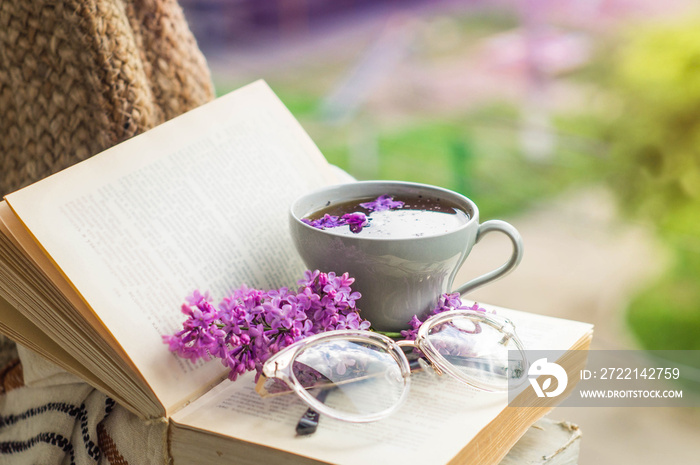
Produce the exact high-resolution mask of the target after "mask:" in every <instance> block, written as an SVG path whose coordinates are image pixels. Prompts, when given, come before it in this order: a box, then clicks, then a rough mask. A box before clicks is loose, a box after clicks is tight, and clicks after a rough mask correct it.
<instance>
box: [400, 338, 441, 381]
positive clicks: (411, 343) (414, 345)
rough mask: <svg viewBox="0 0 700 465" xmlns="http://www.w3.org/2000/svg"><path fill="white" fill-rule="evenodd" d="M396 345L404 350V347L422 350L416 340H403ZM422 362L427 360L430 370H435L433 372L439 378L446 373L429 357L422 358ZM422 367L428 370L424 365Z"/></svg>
mask: <svg viewBox="0 0 700 465" xmlns="http://www.w3.org/2000/svg"><path fill="white" fill-rule="evenodd" d="M396 345H397V346H399V347H401V348H404V347H412V348H414V349H416V350H420V347H419V346H418V344H417V343H416V341H414V340H409V339H404V340H402V341H396ZM421 360H425V361H426V362H427V365H429V366H430V368H432V369H433V371H434V372H435V374H436V375H438V376H442V375H443V373H444V372H443V371H442V370H441V369H440V367H439V366H438V365H437V364H436V363H435V362H433V361H432V360H430V359H429V358H428V357H422V358H421ZM420 366H421V368H423V369H425V368H426V367H425V366H424V364H420Z"/></svg>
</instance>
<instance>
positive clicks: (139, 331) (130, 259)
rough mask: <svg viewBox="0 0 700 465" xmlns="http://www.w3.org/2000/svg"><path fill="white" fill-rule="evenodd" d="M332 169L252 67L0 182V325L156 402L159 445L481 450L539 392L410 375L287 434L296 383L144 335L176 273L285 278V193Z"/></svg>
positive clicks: (214, 451)
mask: <svg viewBox="0 0 700 465" xmlns="http://www.w3.org/2000/svg"><path fill="white" fill-rule="evenodd" d="M333 182H335V178H334V171H333V170H331V168H330V167H329V165H328V164H327V162H326V160H325V159H324V158H323V156H322V155H321V153H320V152H319V150H318V149H317V148H316V146H315V145H314V144H313V142H312V141H311V139H310V138H309V137H308V135H307V134H306V133H305V132H304V130H303V129H302V128H301V126H300V125H299V123H298V122H297V121H296V120H295V119H294V117H293V116H292V115H291V114H290V113H289V112H288V111H287V109H286V108H285V107H284V105H283V104H282V103H281V102H280V101H279V100H278V99H277V97H276V96H275V95H274V93H273V92H272V91H271V90H270V89H269V87H268V86H267V85H266V84H265V83H264V82H261V81H259V82H255V83H253V84H250V85H248V86H246V87H243V88H241V89H239V90H237V91H234V92H232V93H230V94H228V95H226V96H224V97H221V98H219V99H217V100H215V101H213V102H211V103H209V104H206V105H204V106H202V107H200V108H197V109H195V110H193V111H190V112H188V113H186V114H184V115H181V116H179V117H177V118H175V119H173V120H171V121H169V122H167V123H164V124H163V125H161V126H159V127H157V128H155V129H153V130H151V131H148V132H146V133H144V134H142V135H139V136H136V137H134V138H132V139H130V140H128V141H126V142H124V143H122V144H119V145H117V146H115V147H113V148H111V149H109V150H106V151H105V152H103V153H101V154H98V155H96V156H94V157H92V158H90V159H88V160H86V161H84V162H81V163H79V164H77V165H75V166H73V167H71V168H69V169H66V170H64V171H62V172H60V173H57V174H55V175H53V176H50V177H48V178H46V179H44V180H42V181H40V182H38V183H35V184H33V185H31V186H29V187H26V188H24V189H21V190H19V191H17V192H15V193H12V194H10V195H8V196H6V198H5V201H4V202H2V203H0V297H1V298H0V331H2V332H4V333H6V334H7V335H8V336H10V337H11V338H13V339H15V340H16V341H18V342H20V343H22V344H24V345H25V346H27V347H28V348H30V349H33V350H35V351H36V352H38V353H40V354H42V355H43V356H45V357H46V358H48V359H49V360H51V361H52V362H54V363H56V364H58V365H60V366H62V367H63V368H65V369H67V370H68V371H70V372H72V373H75V374H77V375H79V376H81V377H82V378H83V379H85V380H86V381H87V382H88V383H90V384H92V385H93V386H95V387H96V388H97V389H100V390H102V391H103V392H105V393H106V394H108V395H110V396H111V397H113V398H114V399H115V400H116V401H118V402H119V403H120V404H122V405H123V406H125V407H126V408H128V409H129V410H131V411H133V412H134V413H136V414H137V415H139V416H140V417H142V418H148V419H154V418H168V419H170V421H171V433H170V439H171V446H170V448H171V451H172V455H173V458H174V459H175V461H176V463H187V462H189V461H196V462H201V463H216V462H221V463H224V462H226V463H230V462H231V460H232V459H233V460H234V461H235V462H236V463H246V462H250V463H253V462H254V463H275V462H279V463H316V462H329V463H336V462H338V463H343V462H344V463H394V462H396V463H399V462H403V463H405V462H406V460H408V461H410V462H414V461H415V460H414V459H415V457H417V456H418V455H416V454H418V452H417V451H416V449H417V444H422V445H425V444H430V448H429V449H426V450H430V451H431V452H430V460H427V456H426V460H427V461H429V462H430V463H435V462H438V463H442V462H449V461H451V460H457V461H460V462H461V461H464V460H467V459H474V458H478V459H479V460H482V462H480V463H495V462H497V461H498V460H499V459H500V458H501V457H502V456H503V455H505V453H506V452H507V451H508V448H509V447H510V446H511V445H512V444H513V443H515V441H517V439H518V438H519V437H520V435H522V434H523V433H524V432H525V430H526V429H527V427H528V426H529V425H530V424H532V423H533V422H534V421H535V420H537V419H538V418H539V417H541V416H542V415H544V413H545V412H546V410H547V409H546V408H541V409H512V408H509V407H507V398H504V397H503V396H498V395H493V394H484V393H474V392H473V391H469V390H468V389H466V388H462V387H461V386H455V385H453V384H451V383H450V382H449V381H441V382H437V381H434V380H431V379H429V378H427V377H426V376H427V375H419V376H418V377H417V378H416V380H415V381H414V383H413V389H412V393H411V398H410V399H409V402H408V403H407V404H406V405H405V406H404V408H403V410H402V411H400V412H399V413H398V414H396V415H394V416H393V417H392V418H390V419H388V420H383V421H381V422H379V423H377V424H376V425H351V424H344V423H338V422H334V421H331V420H326V419H324V420H323V427H321V428H320V429H319V432H318V433H317V434H315V435H314V437H313V438H306V439H299V438H296V437H294V428H293V423H295V421H296V420H294V419H295V418H296V419H297V420H298V418H299V416H300V415H301V413H303V411H304V410H305V408H304V406H303V405H302V404H301V403H300V402H299V401H298V400H297V399H296V396H293V395H290V396H278V397H275V398H271V399H261V398H259V397H258V396H257V394H255V392H254V383H253V382H252V378H251V377H249V376H248V377H242V378H239V380H238V381H236V382H230V381H228V380H227V379H225V378H226V370H225V368H224V367H223V366H222V365H221V364H220V363H218V361H216V360H213V361H210V362H206V363H201V362H200V363H197V364H192V363H190V362H189V361H186V360H182V359H180V358H178V357H177V356H175V355H174V354H171V353H170V352H169V351H168V347H167V345H165V344H164V343H163V342H162V339H161V336H162V335H165V334H173V333H174V332H175V331H176V330H177V329H179V328H180V326H181V323H182V321H183V316H182V314H181V313H180V310H179V308H180V305H181V303H182V302H183V299H184V297H185V296H186V295H188V294H190V293H191V292H192V291H193V290H194V289H201V290H209V291H210V292H211V294H212V295H213V296H215V300H218V298H220V297H222V296H224V295H225V294H227V293H228V291H230V290H231V289H232V288H237V287H240V285H242V284H246V285H248V286H252V287H258V288H265V289H272V288H278V287H281V286H285V285H286V286H291V285H294V283H295V282H296V280H297V279H299V278H300V277H301V276H302V272H303V270H304V265H303V263H302V262H301V260H300V258H299V257H298V256H297V254H296V252H295V250H294V247H293V245H292V242H291V238H290V236H289V233H288V226H287V224H288V222H287V211H288V208H289V206H290V204H291V202H292V201H293V200H294V199H295V198H296V197H297V196H299V195H301V194H303V193H305V192H307V191H308V190H311V189H313V188H316V187H320V186H322V185H325V184H328V183H333ZM502 312H505V313H508V315H509V316H511V317H512V319H513V320H514V321H515V323H516V325H517V326H518V331H519V334H520V335H521V338H522V339H523V341H524V343H525V346H526V348H533V349H534V348H547V349H562V350H566V349H583V348H586V347H587V345H588V343H589V342H590V337H591V331H592V328H591V326H590V325H587V324H583V323H577V322H571V321H563V320H556V319H552V318H547V317H541V316H535V315H529V314H522V313H518V312H509V311H508V310H502ZM511 313H512V314H511ZM543 345H545V346H544V347H543ZM533 346H537V347H533ZM409 424H413V426H410V427H409ZM418 449H421V450H423V448H422V446H421V447H418ZM421 453H425V454H428V452H421ZM207 454H209V455H207ZM292 457H294V458H295V459H296V460H297V461H292V459H291V458H292ZM400 459H401V460H400ZM409 459H410V460H409Z"/></svg>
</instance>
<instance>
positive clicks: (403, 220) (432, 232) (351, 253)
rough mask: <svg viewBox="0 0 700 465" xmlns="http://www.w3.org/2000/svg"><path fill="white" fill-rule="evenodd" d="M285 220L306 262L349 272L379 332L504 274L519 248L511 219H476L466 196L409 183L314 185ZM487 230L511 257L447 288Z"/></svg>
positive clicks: (363, 310) (404, 323)
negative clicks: (505, 241) (501, 239)
mask: <svg viewBox="0 0 700 465" xmlns="http://www.w3.org/2000/svg"><path fill="white" fill-rule="evenodd" d="M290 227H291V234H292V238H293V241H294V244H295V246H296V248H297V251H298V252H299V254H300V255H301V257H302V260H303V261H304V263H305V264H306V266H307V267H308V268H310V269H318V270H321V271H324V272H329V271H333V272H335V273H336V274H342V273H345V272H347V273H349V275H350V276H351V277H353V278H355V283H354V285H353V289H354V290H356V291H358V292H360V294H362V297H361V298H360V299H359V300H358V306H359V308H360V309H361V315H362V317H363V318H366V319H368V320H369V321H370V322H371V323H372V327H374V328H375V329H377V330H380V331H400V330H402V329H406V328H407V327H408V322H409V321H410V320H411V318H412V317H413V315H417V316H418V317H419V318H422V317H425V316H426V315H427V314H428V313H429V312H430V310H432V309H433V308H434V307H435V306H436V304H437V301H438V298H439V296H440V295H441V294H444V293H446V292H459V293H460V294H465V293H467V292H470V291H472V290H474V289H476V288H477V287H480V286H483V285H484V284H486V283H488V282H491V281H493V280H495V279H498V278H500V277H502V276H504V275H506V274H507V273H509V272H510V271H512V270H513V269H514V268H515V267H516V266H517V265H518V263H520V260H521V259H522V253H523V246H522V239H521V237H520V234H519V233H518V231H517V230H516V229H515V228H514V227H513V226H511V225H510V224H508V223H506V222H504V221H500V220H490V221H486V222H484V223H481V224H479V210H478V209H477V206H476V205H475V204H474V202H472V201H471V200H469V199H468V198H467V197H465V196H463V195H461V194H459V193H457V192H453V191H450V190H448V189H443V188H440V187H436V186H430V185H427V184H418V183H410V182H401V181H360V182H353V183H348V184H340V185H334V186H329V187H325V188H322V189H319V190H316V191H314V192H311V193H309V194H306V195H304V196H302V197H300V198H299V199H297V200H296V201H295V202H294V203H293V205H292V207H291V210H290ZM492 231H500V232H502V233H504V234H505V235H506V236H508V238H509V239H510V241H511V243H512V246H513V250H512V253H511V257H510V259H509V260H508V261H507V262H506V263H504V264H503V265H501V266H500V267H499V268H497V269H495V270H493V271H491V272H489V273H486V274H484V275H482V276H480V277H477V278H475V279H473V280H471V281H469V282H467V283H465V284H463V285H461V286H459V287H458V288H457V289H454V290H453V288H452V286H453V281H454V278H455V275H456V274H457V271H458V270H459V268H460V266H461V265H462V264H463V263H464V261H465V260H466V258H467V257H468V255H469V252H470V251H471V249H472V247H473V246H474V244H476V243H477V242H479V240H480V239H481V238H482V237H483V236H484V235H485V234H487V233H489V232H492Z"/></svg>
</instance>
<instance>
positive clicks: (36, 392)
mask: <svg viewBox="0 0 700 465" xmlns="http://www.w3.org/2000/svg"><path fill="white" fill-rule="evenodd" d="M23 378H24V380H25V383H22V382H21V381H22V379H23ZM0 385H1V386H2V389H3V393H2V395H0V463H2V464H8V465H13V464H18V465H20V464H22V465H23V464H42V465H53V464H56V465H95V464H98V465H102V464H105V465H106V464H109V465H126V464H131V465H136V464H165V463H166V459H167V424H166V423H165V422H145V421H142V420H140V419H139V418H137V417H136V416H135V415H133V414H132V413H130V412H128V411H127V410H125V409H124V408H122V407H121V406H119V405H117V404H116V403H115V402H114V401H113V400H112V399H110V398H109V397H107V396H106V395H104V394H102V393H101V392H99V391H97V390H95V389H93V388H92V387H90V386H89V385H87V384H85V383H83V382H81V381H80V380H79V379H78V378H77V377H75V376H73V375H71V374H69V373H66V372H65V371H63V370H61V369H60V368H58V367H56V366H54V365H51V364H50V363H48V362H46V361H44V360H43V359H41V358H40V357H39V356H37V355H35V354H33V353H31V352H30V351H28V350H26V349H23V348H21V347H19V358H14V359H10V360H9V361H7V362H6V363H5V366H4V367H2V368H0Z"/></svg>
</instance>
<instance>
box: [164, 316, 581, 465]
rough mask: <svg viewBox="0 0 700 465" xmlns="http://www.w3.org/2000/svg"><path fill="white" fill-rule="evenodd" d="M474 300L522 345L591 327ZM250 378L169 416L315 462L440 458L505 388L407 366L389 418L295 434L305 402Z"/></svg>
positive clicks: (492, 409)
mask: <svg viewBox="0 0 700 465" xmlns="http://www.w3.org/2000/svg"><path fill="white" fill-rule="evenodd" d="M482 306H484V307H487V308H495V309H496V311H497V313H498V314H500V315H504V316H507V317H509V318H511V319H512V320H513V321H514V322H515V324H516V327H517V331H518V334H519V335H520V337H521V339H522V341H523V344H524V346H525V348H526V349H529V348H545V347H546V348H548V349H559V348H560V349H562V350H566V349H567V348H569V347H571V346H572V345H574V344H575V343H576V342H577V341H579V340H580V339H581V338H583V337H585V336H587V335H588V334H590V331H591V329H592V326H591V325H589V324H585V323H579V322H575V321H568V320H560V319H556V318H551V317H544V316H539V315H532V314H527V313H522V312H517V311H513V310H507V309H502V308H498V307H490V306H486V305H482ZM253 384H254V383H253V377H252V376H246V377H244V378H241V379H239V380H238V381H236V382H235V383H231V382H228V381H224V382H223V383H222V384H221V385H219V386H217V387H216V388H215V389H213V390H212V391H210V392H209V393H207V394H206V395H205V396H203V397H202V398H200V399H199V400H198V401H197V402H195V403H193V404H191V405H189V406H187V407H185V408H184V409H183V410H182V411H181V412H177V413H176V414H175V415H173V416H172V420H173V421H174V422H176V423H177V424H179V425H184V426H186V427H188V428H193V429H200V430H205V431H211V432H213V433H216V434H219V435H224V436H230V437H233V438H236V439H239V440H244V441H248V442H252V443H256V444H259V445H262V446H266V447H270V448H274V449H280V450H284V451H288V452H290V453H293V454H297V455H302V456H305V457H310V458H313V459H315V460H319V461H327V462H332V463H339V464H348V465H350V464H357V463H362V464H376V465H386V464H389V463H448V462H449V461H450V460H451V459H452V458H453V457H455V456H456V455H457V454H459V452H460V451H461V450H462V449H463V448H464V447H465V446H466V445H467V444H468V443H469V441H471V440H472V438H474V437H475V436H476V435H477V434H478V433H479V432H480V431H481V430H482V429H483V428H484V427H486V426H487V425H488V424H489V423H491V422H492V421H493V420H494V419H495V418H496V417H497V416H498V415H499V414H500V413H501V412H502V411H504V409H505V408H506V406H507V404H508V394H507V393H489V392H481V391H475V390H473V389H471V388H469V387H467V386H465V385H463V384H461V383H459V382H457V381H454V380H452V379H450V378H449V377H448V376H442V377H431V376H430V374H428V373H413V374H412V380H411V391H410V394H409V397H408V400H407V402H406V403H405V404H404V405H403V406H402V408H401V409H400V410H399V411H398V412H397V413H395V414H393V415H391V416H390V417H388V418H386V419H384V420H380V421H378V422H374V423H366V424H352V423H346V422H341V421H337V420H333V419H331V418H327V417H322V418H321V422H320V426H319V428H318V430H317V431H316V433H315V434H313V435H312V436H309V437H297V436H296V435H295V427H296V424H297V422H298V421H299V418H300V417H301V416H302V415H303V413H304V412H305V411H306V408H307V406H306V404H304V403H303V402H302V401H301V400H300V399H299V398H298V397H297V396H296V395H294V394H290V395H284V396H278V397H269V398H265V399H262V398H260V397H259V396H258V395H257V394H256V393H255V391H254V386H253ZM493 434H499V432H498V431H494V432H493Z"/></svg>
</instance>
